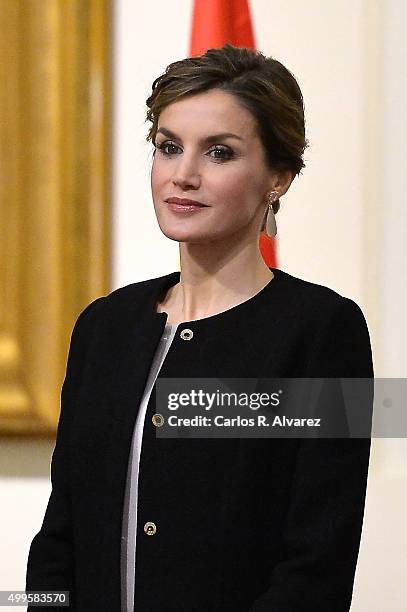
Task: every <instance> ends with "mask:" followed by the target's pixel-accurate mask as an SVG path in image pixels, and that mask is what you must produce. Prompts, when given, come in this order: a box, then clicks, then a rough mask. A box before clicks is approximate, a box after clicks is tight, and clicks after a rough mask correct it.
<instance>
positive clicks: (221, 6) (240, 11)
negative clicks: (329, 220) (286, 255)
mask: <svg viewBox="0 0 407 612" xmlns="http://www.w3.org/2000/svg"><path fill="white" fill-rule="evenodd" d="M226 43H230V44H232V45H234V46H235V47H248V48H250V49H255V48H256V47H255V43H254V35H253V27H252V19H251V15H250V9H249V5H248V0H194V7H193V17H192V31H191V42H190V55H191V56H193V55H201V54H202V53H205V51H207V50H208V49H211V48H214V47H215V48H217V47H223V45H225V44H226ZM275 243H276V238H270V237H269V236H267V234H266V233H265V232H261V233H260V238H259V248H260V252H261V254H262V257H263V259H264V261H265V263H266V264H267V265H268V266H269V267H272V268H276V267H277V254H276V248H275Z"/></svg>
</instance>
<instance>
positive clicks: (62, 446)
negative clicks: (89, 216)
mask: <svg viewBox="0 0 407 612" xmlns="http://www.w3.org/2000/svg"><path fill="white" fill-rule="evenodd" d="M104 299H105V298H104V297H99V298H97V299H96V300H94V301H93V302H91V303H90V304H89V305H88V306H87V307H86V308H85V309H84V310H83V311H82V312H81V314H80V315H79V317H78V318H77V320H76V323H75V325H74V328H73V331H72V335H71V341H70V347H69V353H68V360H67V367H66V374H65V378H64V382H63V385H62V389H61V410H60V416H59V422H58V429H57V436H56V443H55V447H54V452H53V455H52V461H51V483H52V490H51V494H50V497H49V500H48V505H47V508H46V511H45V516H44V519H43V523H42V526H41V529H40V531H39V532H38V533H37V534H36V535H35V536H34V538H33V540H32V542H31V545H30V549H29V554H28V561H27V573H26V586H25V590H26V591H50V590H57V591H70V606H69V610H74V609H75V588H74V552H73V538H72V521H71V507H70V503H71V500H70V482H69V473H70V466H69V461H70V458H69V430H70V422H71V419H72V414H73V411H74V409H75V401H76V397H77V393H78V389H79V387H80V384H81V377H82V371H83V366H84V363H85V361H86V351H87V347H88V345H89V341H90V335H91V331H92V321H93V319H94V313H95V311H96V310H97V308H98V306H97V304H99V305H100V303H101V302H102V300H104ZM42 609H44V610H45V609H47V610H61V608H60V607H49V606H47V607H39V606H35V607H34V606H28V608H27V612H31V611H32V612H34V610H35V611H37V610H42Z"/></svg>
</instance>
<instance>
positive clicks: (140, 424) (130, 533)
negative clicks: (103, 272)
mask: <svg viewBox="0 0 407 612" xmlns="http://www.w3.org/2000/svg"><path fill="white" fill-rule="evenodd" d="M177 327H178V324H175V323H174V324H173V325H171V324H167V325H166V326H165V328H164V332H163V335H162V336H161V340H160V342H159V344H158V347H157V350H156V352H155V355H154V359H153V362H152V364H151V368H150V372H149V375H148V378H147V383H146V387H145V390H144V394H143V397H142V399H141V402H140V408H139V411H138V414H137V418H136V423H135V427H134V432H133V439H132V443H131V448H130V455H129V463H128V469H127V482H126V491H125V497H124V508H123V527H122V541H121V568H120V569H121V610H122V612H134V593H135V574H136V571H135V569H136V534H137V500H138V497H137V485H138V470H139V462H140V454H141V443H142V438H143V428H144V419H145V415H146V411H147V405H148V401H149V398H150V395H151V391H152V388H153V386H154V383H155V381H156V378H157V376H158V373H159V371H160V368H161V366H162V364H163V361H164V359H165V356H166V354H167V352H168V349H169V348H170V346H171V343H172V340H173V338H174V335H175V332H176V330H177Z"/></svg>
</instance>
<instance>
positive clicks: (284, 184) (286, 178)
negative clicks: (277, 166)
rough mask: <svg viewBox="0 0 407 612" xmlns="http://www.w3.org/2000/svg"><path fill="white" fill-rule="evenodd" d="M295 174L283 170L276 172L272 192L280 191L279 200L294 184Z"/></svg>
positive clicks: (271, 187)
mask: <svg viewBox="0 0 407 612" xmlns="http://www.w3.org/2000/svg"><path fill="white" fill-rule="evenodd" d="M294 177H295V174H294V172H293V171H292V170H283V171H281V172H275V174H274V177H273V184H272V185H271V186H270V190H271V191H278V196H279V198H280V197H281V196H282V195H284V194H285V193H286V192H287V191H288V189H289V188H290V185H291V183H292V182H293V180H294Z"/></svg>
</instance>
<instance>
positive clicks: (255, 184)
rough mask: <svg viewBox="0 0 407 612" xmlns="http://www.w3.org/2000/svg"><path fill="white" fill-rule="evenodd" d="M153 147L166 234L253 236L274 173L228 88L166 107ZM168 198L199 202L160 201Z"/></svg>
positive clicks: (179, 237) (201, 238) (156, 198)
mask: <svg viewBox="0 0 407 612" xmlns="http://www.w3.org/2000/svg"><path fill="white" fill-rule="evenodd" d="M226 132H227V133H229V135H225V133H226ZM219 134H224V135H222V136H220V135H219ZM155 145H156V150H155V152H154V159H153V165H152V171H151V188H152V196H153V202H154V208H155V212H156V215H157V220H158V223H159V226H160V228H161V230H162V232H163V233H164V234H165V235H166V236H167V237H168V238H171V239H172V240H176V241H178V242H191V243H193V242H198V243H205V242H211V241H212V240H218V239H222V238H223V239H224V238H225V237H227V236H229V235H231V234H232V233H235V232H240V233H242V232H243V233H247V232H248V233H250V234H251V235H253V238H254V239H255V238H258V235H259V230H260V226H261V222H262V219H263V217H264V213H265V211H266V207H267V195H268V193H269V192H270V191H271V190H272V189H273V187H272V178H273V177H272V175H271V172H270V170H269V169H268V168H267V167H266V163H265V154H264V149H263V146H262V143H261V141H260V139H259V138H258V136H257V135H256V133H255V120H254V118H253V117H252V115H251V113H250V112H249V111H247V110H246V109H244V108H242V107H241V106H239V105H238V103H237V102H236V99H235V98H234V97H233V96H232V95H231V94H228V93H225V92H222V91H220V90H219V89H214V90H211V91H208V92H205V93H200V94H196V95H193V96H190V97H188V98H184V99H181V100H179V101H176V102H173V103H172V104H170V105H169V106H167V107H166V108H165V109H164V110H163V111H162V112H161V114H160V117H159V121H158V129H157V135H156V141H155ZM174 197H175V198H182V199H189V200H196V201H198V202H201V203H202V204H205V205H206V206H205V207H201V208H198V209H195V210H193V211H192V212H182V211H176V210H174V209H172V208H171V205H170V204H169V203H167V202H166V200H167V199H168V198H174ZM182 210H183V211H185V209H182Z"/></svg>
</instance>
